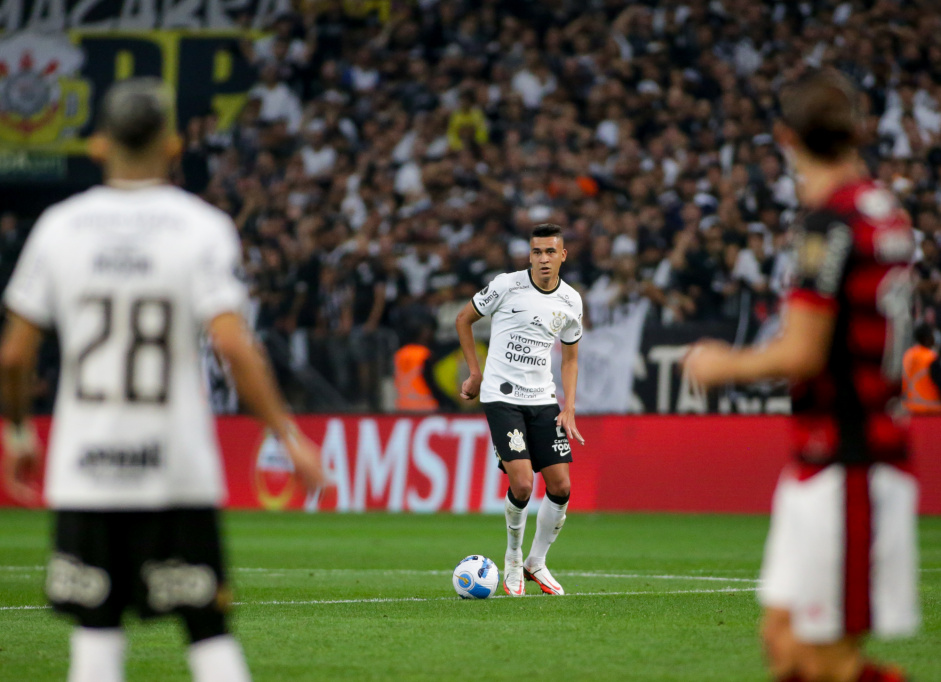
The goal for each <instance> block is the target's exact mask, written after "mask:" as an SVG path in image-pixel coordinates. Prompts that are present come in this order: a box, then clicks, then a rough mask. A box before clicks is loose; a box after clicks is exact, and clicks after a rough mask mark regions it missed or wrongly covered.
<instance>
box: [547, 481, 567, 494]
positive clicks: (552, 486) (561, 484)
mask: <svg viewBox="0 0 941 682" xmlns="http://www.w3.org/2000/svg"><path fill="white" fill-rule="evenodd" d="M546 492H548V493H549V494H550V495H552V496H553V497H566V498H567V497H568V496H569V495H570V494H571V492H572V485H571V483H570V482H569V479H568V478H566V479H565V480H562V481H553V482H551V483H550V482H548V481H546Z"/></svg>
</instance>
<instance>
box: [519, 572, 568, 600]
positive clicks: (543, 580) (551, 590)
mask: <svg viewBox="0 0 941 682" xmlns="http://www.w3.org/2000/svg"><path fill="white" fill-rule="evenodd" d="M523 575H524V576H525V578H526V580H532V581H533V582H534V583H536V584H537V585H539V589H541V590H542V591H543V592H545V593H546V594H555V595H558V596H562V595H564V594H565V590H563V589H562V586H561V585H560V584H559V583H558V582H557V581H556V579H555V578H553V577H552V574H551V573H549V569H548V568H546V567H545V566H524V567H523Z"/></svg>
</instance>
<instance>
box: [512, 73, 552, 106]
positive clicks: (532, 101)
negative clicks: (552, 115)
mask: <svg viewBox="0 0 941 682" xmlns="http://www.w3.org/2000/svg"><path fill="white" fill-rule="evenodd" d="M510 86H511V87H512V88H513V90H514V91H515V92H517V93H518V94H519V95H520V97H522V98H523V104H525V105H526V107H527V108H529V109H538V108H539V105H540V104H541V103H542V98H543V97H545V96H546V95H548V94H549V93H550V92H555V88H556V80H555V76H549V77H548V78H547V79H546V80H545V81H543V80H540V78H539V76H537V75H536V74H534V73H533V72H532V71H530V70H529V69H520V70H519V71H517V72H516V75H515V76H513V80H511V81H510Z"/></svg>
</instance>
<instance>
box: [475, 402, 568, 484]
mask: <svg viewBox="0 0 941 682" xmlns="http://www.w3.org/2000/svg"><path fill="white" fill-rule="evenodd" d="M483 406H484V414H486V415H487V423H488V424H489V425H490V439H491V440H492V441H493V450H494V452H495V453H496V455H497V457H498V458H499V459H500V468H501V469H503V470H504V471H506V469H505V468H504V467H503V462H510V461H513V460H515V459H528V460H529V461H530V462H531V463H532V465H533V471H541V470H542V469H545V468H546V467H547V466H552V465H553V464H561V463H563V462H571V461H572V447H571V446H570V445H569V439H568V437H567V436H566V435H565V431H564V430H563V429H562V427H561V426H556V423H555V420H556V418H558V416H559V413H560V412H561V410H560V409H559V406H558V405H557V404H556V403H552V404H551V405H514V404H512V403H483Z"/></svg>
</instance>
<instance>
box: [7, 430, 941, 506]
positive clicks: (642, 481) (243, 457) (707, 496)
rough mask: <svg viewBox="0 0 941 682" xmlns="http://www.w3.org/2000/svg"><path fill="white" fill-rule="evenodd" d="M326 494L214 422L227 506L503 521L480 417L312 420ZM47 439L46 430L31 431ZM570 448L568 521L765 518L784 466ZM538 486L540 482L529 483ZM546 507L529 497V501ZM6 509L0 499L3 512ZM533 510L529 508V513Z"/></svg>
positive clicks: (741, 448)
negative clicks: (649, 516) (661, 515)
mask: <svg viewBox="0 0 941 682" xmlns="http://www.w3.org/2000/svg"><path fill="white" fill-rule="evenodd" d="M297 419H298V424H299V426H300V428H301V429H302V430H303V431H304V432H305V433H306V434H308V435H309V436H310V437H311V438H313V439H314V440H315V441H316V442H317V443H319V444H320V445H321V447H322V450H323V460H324V465H325V467H326V469H327V471H328V472H329V474H330V476H331V478H332V479H333V482H334V485H333V487H331V488H329V489H328V490H327V491H325V492H324V493H323V494H322V495H316V496H308V495H307V494H306V493H305V492H304V491H302V490H301V489H300V488H299V487H298V485H297V483H296V482H295V480H294V478H293V476H292V467H291V462H290V460H289V459H288V458H287V456H286V455H285V453H284V450H283V449H282V448H281V446H280V444H279V443H278V442H277V441H276V440H275V439H274V438H272V437H271V436H270V435H269V434H266V433H265V431H264V429H263V428H262V427H261V426H260V425H259V424H258V423H257V422H256V421H254V420H252V419H250V418H248V417H241V416H239V417H223V418H220V419H218V422H217V423H218V433H219V442H220V444H221V447H222V451H223V457H224V460H225V472H226V479H227V483H228V489H229V499H228V506H229V507H232V508H240V509H269V510H281V509H297V510H301V509H306V510H308V511H310V512H362V511H372V510H376V511H388V512H414V513H448V512H450V513H457V514H461V513H468V512H470V513H494V514H500V513H502V512H503V497H504V495H505V494H506V486H507V482H506V477H505V476H504V474H502V473H501V472H500V470H499V469H498V468H497V466H496V464H497V463H496V459H495V457H494V455H493V447H492V445H491V442H490V431H489V429H488V427H487V421H486V419H485V418H484V417H483V416H480V415H475V416H465V415H443V414H431V415H427V416H426V415H421V416H416V415H409V416H406V415H382V416H350V415H316V416H314V415H311V416H300V417H298V418H297ZM37 422H38V427H39V431H40V435H41V437H42V438H43V439H45V438H46V436H47V432H48V429H49V419H48V418H41V419H38V420H37ZM578 428H579V430H580V431H581V433H582V434H583V435H584V436H585V440H586V445H585V446H584V447H581V446H579V445H574V446H573V454H574V457H575V461H574V463H573V464H572V467H571V477H572V499H571V503H570V505H571V506H570V507H569V509H571V510H572V511H585V512H588V511H606V512H614V511H674V512H701V513H712V512H715V513H720V512H721V513H767V512H768V511H769V510H770V506H771V494H772V491H773V490H774V485H775V482H776V481H777V478H778V475H779V474H780V472H781V469H782V467H783V466H784V465H785V463H786V462H787V461H788V460H789V445H788V443H789V426H788V418H787V417H784V416H742V415H728V416H674V415H647V416H582V417H579V418H578ZM939 429H941V417H917V418H915V419H913V426H912V445H913V450H912V464H913V467H914V469H915V472H916V474H917V475H918V476H919V478H920V480H921V511H922V513H926V514H941V466H939V462H941V440H939V439H938V438H937V437H936V436H935V434H937V433H938V430H939ZM537 481H538V486H541V479H539V477H537ZM542 496H543V493H542V489H541V488H540V487H537V490H536V491H535V493H534V499H535V500H536V501H538V500H539V499H541V497H542ZM10 504H11V501H10V500H9V499H8V498H7V497H5V495H4V493H3V492H2V490H0V506H9V505H10ZM531 508H533V509H534V508H536V504H535V503H534V504H533V505H531Z"/></svg>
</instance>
